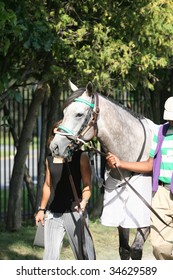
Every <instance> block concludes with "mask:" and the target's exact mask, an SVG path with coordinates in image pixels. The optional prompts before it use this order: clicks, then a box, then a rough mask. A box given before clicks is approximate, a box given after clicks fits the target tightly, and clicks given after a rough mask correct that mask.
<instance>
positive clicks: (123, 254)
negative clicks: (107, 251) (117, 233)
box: [119, 247, 130, 260]
mask: <svg viewBox="0 0 173 280" xmlns="http://www.w3.org/2000/svg"><path fill="white" fill-rule="evenodd" d="M119 254H120V258H121V260H129V259H130V249H129V250H128V249H125V248H123V247H120V248H119Z"/></svg>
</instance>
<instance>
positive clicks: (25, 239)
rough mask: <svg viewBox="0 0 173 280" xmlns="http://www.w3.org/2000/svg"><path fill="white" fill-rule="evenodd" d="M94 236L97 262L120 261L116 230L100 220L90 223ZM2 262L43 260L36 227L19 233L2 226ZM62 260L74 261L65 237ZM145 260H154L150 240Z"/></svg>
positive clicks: (145, 252) (144, 255)
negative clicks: (37, 245)
mask: <svg viewBox="0 0 173 280" xmlns="http://www.w3.org/2000/svg"><path fill="white" fill-rule="evenodd" d="M89 227H90V231H91V233H92V236H93V240H94V244H95V250H96V257H97V260H119V259H120V258H119V253H118V247H119V243H118V233H117V229H116V228H112V227H105V226H102V225H101V224H100V222H99V220H98V219H96V220H94V219H93V220H90V221H89ZM0 231H1V233H0V244H1V250H0V260H41V259H42V256H43V248H40V247H36V246H33V245H32V244H33V240H34V236H35V231H36V227H35V226H33V225H31V224H30V225H25V224H24V225H23V226H22V228H21V230H20V231H18V232H7V231H6V230H5V229H4V226H3V225H1V226H0ZM134 234H135V231H134V230H131V234H130V238H131V240H133V239H134ZM61 259H62V260H74V256H73V253H72V251H71V248H70V246H69V243H68V240H67V238H66V237H65V239H64V244H63V248H62V253H61ZM143 259H148V260H150V259H154V257H153V256H152V249H151V245H150V240H149V238H148V240H147V241H146V242H145V244H144V252H143Z"/></svg>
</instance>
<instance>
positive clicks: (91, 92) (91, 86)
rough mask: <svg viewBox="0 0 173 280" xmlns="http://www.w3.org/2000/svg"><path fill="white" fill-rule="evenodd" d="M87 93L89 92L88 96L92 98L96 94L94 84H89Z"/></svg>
mask: <svg viewBox="0 0 173 280" xmlns="http://www.w3.org/2000/svg"><path fill="white" fill-rule="evenodd" d="M86 91H87V92H88V95H89V96H91V95H93V93H94V90H93V84H92V83H91V82H89V83H88V84H87V86H86Z"/></svg>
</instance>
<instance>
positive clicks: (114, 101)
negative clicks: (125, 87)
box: [102, 95, 145, 119]
mask: <svg viewBox="0 0 173 280" xmlns="http://www.w3.org/2000/svg"><path fill="white" fill-rule="evenodd" d="M102 97H103V98H104V99H106V100H109V101H110V102H111V103H114V104H115V105H117V106H119V107H121V108H122V109H124V110H125V111H127V112H128V113H129V114H131V115H132V116H133V117H135V118H136V119H144V118H145V117H144V116H143V115H141V114H140V113H136V112H134V111H132V110H131V109H130V108H128V107H126V106H125V105H124V104H122V103H120V102H118V101H116V100H114V99H113V98H111V97H110V96H103V95H102Z"/></svg>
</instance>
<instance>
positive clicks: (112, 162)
mask: <svg viewBox="0 0 173 280" xmlns="http://www.w3.org/2000/svg"><path fill="white" fill-rule="evenodd" d="M106 160H107V163H108V165H109V167H110V168H116V167H120V159H119V158H118V157H117V156H116V155H114V154H111V153H110V152H108V153H107V156H106Z"/></svg>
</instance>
